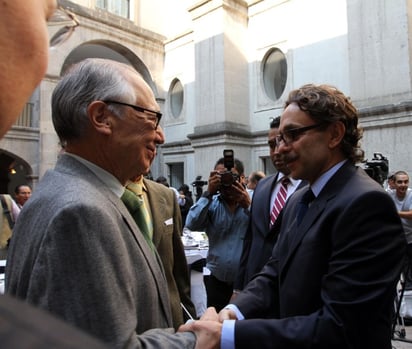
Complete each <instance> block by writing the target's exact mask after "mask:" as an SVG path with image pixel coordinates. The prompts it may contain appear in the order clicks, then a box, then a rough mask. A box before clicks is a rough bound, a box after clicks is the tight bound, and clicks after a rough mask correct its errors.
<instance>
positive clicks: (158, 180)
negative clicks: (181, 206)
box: [156, 176, 180, 200]
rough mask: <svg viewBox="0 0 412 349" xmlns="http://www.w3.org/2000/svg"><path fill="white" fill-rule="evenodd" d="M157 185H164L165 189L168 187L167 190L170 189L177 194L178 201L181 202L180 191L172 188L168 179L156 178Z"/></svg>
mask: <svg viewBox="0 0 412 349" xmlns="http://www.w3.org/2000/svg"><path fill="white" fill-rule="evenodd" d="M156 183H160V184H163V185H164V186H165V187H167V188H169V189H172V190H173V192H174V193H175V196H176V200H179V196H180V194H179V191H178V190H177V189H176V188H175V187H171V186H170V184H169V182H168V181H167V179H166V177H163V176H159V177H157V178H156Z"/></svg>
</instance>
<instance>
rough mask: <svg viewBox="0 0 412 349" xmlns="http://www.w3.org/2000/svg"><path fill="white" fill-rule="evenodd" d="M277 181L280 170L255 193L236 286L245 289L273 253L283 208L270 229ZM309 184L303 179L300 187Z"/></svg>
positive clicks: (269, 177)
mask: <svg viewBox="0 0 412 349" xmlns="http://www.w3.org/2000/svg"><path fill="white" fill-rule="evenodd" d="M277 181H278V174H274V175H271V176H267V177H265V178H262V179H261V180H260V181H259V182H258V185H257V187H256V189H255V192H254V193H253V198H252V205H251V207H250V220H249V226H248V230H247V232H246V235H245V240H244V242H243V250H242V256H241V258H240V265H239V272H238V274H237V278H236V282H235V285H234V288H235V289H238V290H242V289H243V288H244V287H245V286H246V285H247V283H248V282H249V281H250V280H251V279H252V277H253V276H254V275H255V274H256V273H258V272H259V271H260V270H261V269H262V268H263V266H264V265H265V264H266V262H267V261H268V260H269V258H270V256H271V255H272V250H273V246H274V245H275V243H276V241H277V239H278V235H279V232H280V223H281V221H282V211H283V210H282V211H281V213H280V215H279V217H278V218H277V219H276V221H275V224H274V225H273V226H272V228H271V229H269V223H270V205H271V196H272V192H273V189H274V187H275V185H276V182H277ZM306 184H307V182H306V181H301V182H300V184H299V185H298V187H297V189H300V188H302V187H304V186H305V185H306Z"/></svg>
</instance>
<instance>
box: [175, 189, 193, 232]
mask: <svg viewBox="0 0 412 349" xmlns="http://www.w3.org/2000/svg"><path fill="white" fill-rule="evenodd" d="M177 202H178V203H179V207H180V213H181V215H182V223H183V226H185V224H186V217H187V214H188V212H189V210H190V208H191V207H192V205H193V198H192V192H191V191H190V190H189V186H188V185H187V184H182V185H181V186H180V188H179V199H178V200H177Z"/></svg>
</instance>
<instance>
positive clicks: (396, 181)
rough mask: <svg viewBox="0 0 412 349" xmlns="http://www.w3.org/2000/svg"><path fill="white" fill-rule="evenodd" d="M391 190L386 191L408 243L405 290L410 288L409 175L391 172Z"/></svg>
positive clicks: (411, 222)
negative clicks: (394, 207)
mask: <svg viewBox="0 0 412 349" xmlns="http://www.w3.org/2000/svg"><path fill="white" fill-rule="evenodd" d="M393 187H394V188H393V190H392V191H390V192H388V193H389V195H390V197H391V198H392V200H393V202H394V203H395V206H396V209H397V210H398V214H399V217H400V218H401V221H402V225H403V229H404V232H405V236H406V242H407V243H408V245H407V248H406V258H405V265H404V267H403V273H404V277H405V290H411V289H412V190H410V189H409V175H408V173H407V172H406V171H396V172H395V173H394V174H393Z"/></svg>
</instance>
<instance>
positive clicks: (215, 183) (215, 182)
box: [207, 171, 220, 195]
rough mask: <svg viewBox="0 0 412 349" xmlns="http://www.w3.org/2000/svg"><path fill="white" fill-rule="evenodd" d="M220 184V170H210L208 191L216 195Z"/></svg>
mask: <svg viewBox="0 0 412 349" xmlns="http://www.w3.org/2000/svg"><path fill="white" fill-rule="evenodd" d="M219 186H220V175H219V172H218V171H212V172H210V176H209V181H208V184H207V191H208V192H209V193H210V195H215V194H216V193H217V191H218V189H219Z"/></svg>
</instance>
